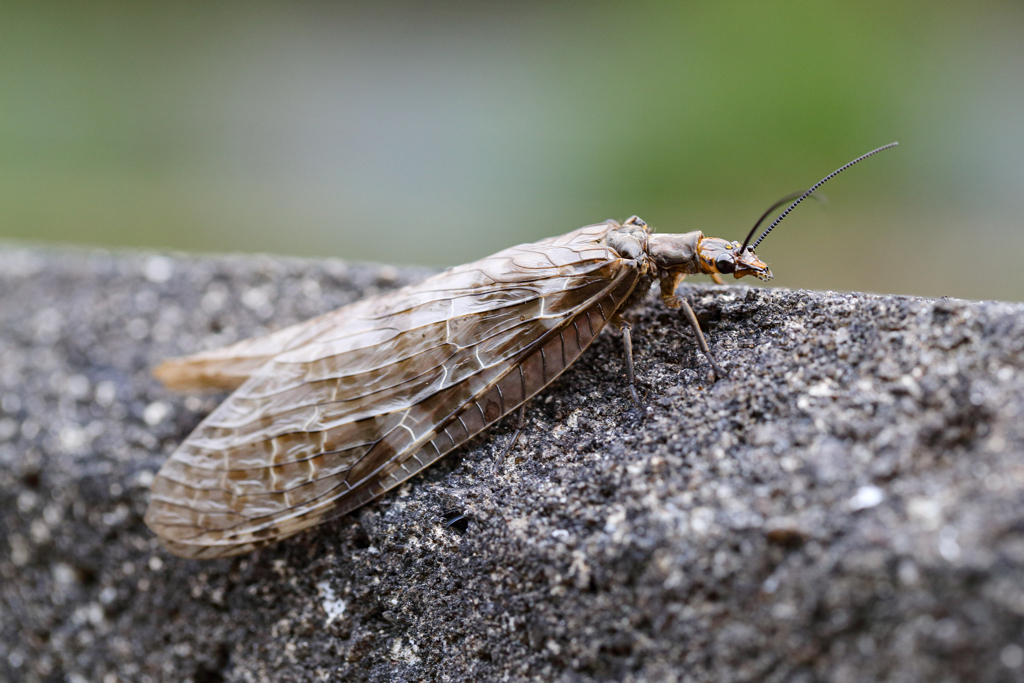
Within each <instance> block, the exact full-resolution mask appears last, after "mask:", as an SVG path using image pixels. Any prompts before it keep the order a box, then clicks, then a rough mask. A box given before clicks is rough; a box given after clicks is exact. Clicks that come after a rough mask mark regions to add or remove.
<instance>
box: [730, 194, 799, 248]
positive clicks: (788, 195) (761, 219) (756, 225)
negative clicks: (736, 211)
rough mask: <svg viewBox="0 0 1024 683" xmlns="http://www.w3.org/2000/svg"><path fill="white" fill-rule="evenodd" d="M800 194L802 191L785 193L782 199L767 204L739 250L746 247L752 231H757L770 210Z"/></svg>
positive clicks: (752, 234)
mask: <svg viewBox="0 0 1024 683" xmlns="http://www.w3.org/2000/svg"><path fill="white" fill-rule="evenodd" d="M801 194H803V191H800V192H794V193H793V194H787V195H786V196H785V197H783V198H782V199H780V200H778V201H776V202H775V203H774V204H772V205H771V206H769V207H768V210H767V211H765V212H764V213H762V214H761V217H760V218H758V219H757V222H756V223H754V227H752V228H751V229H750V232H748V233H747V239H745V240H743V246H742V247H740V251H743V250H744V249H746V248H747V245H748V244H750V238H751V237H753V236H754V233H755V232H757V229H758V228H759V227H761V224H762V223H764V219H765V218H768V216H769V215H771V213H772V211H774V210H775V209H777V208H779V207H780V206H782V205H783V204H785V203H786V202H791V201H793V200H794V199H796V198H797V197H799V196H800V195H801Z"/></svg>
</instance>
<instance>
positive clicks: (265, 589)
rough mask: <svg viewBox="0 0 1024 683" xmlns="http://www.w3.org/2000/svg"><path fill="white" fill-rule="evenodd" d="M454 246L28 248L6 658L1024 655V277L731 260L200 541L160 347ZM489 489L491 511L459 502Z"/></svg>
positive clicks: (732, 659) (478, 669) (43, 667)
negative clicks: (825, 275) (287, 516)
mask: <svg viewBox="0 0 1024 683" xmlns="http://www.w3.org/2000/svg"><path fill="white" fill-rule="evenodd" d="M423 274H424V271H413V270H402V269H398V270H396V269H394V268H388V267H374V266H364V265H346V264H343V263H340V262H336V261H299V260H286V259H277V258H248V257H245V258H243V257H236V258H184V257H182V258H177V257H164V256H150V255H144V254H143V255H137V254H114V255H112V254H108V253H103V252H92V251H73V250H57V251H43V250H32V249H22V248H18V247H12V246H8V247H5V248H0V634H2V635H0V679H2V680H6V681H70V682H72V683H79V682H81V681H193V682H195V683H211V682H213V681H323V680H332V681H333V680H339V681H340V680H346V681H418V680H425V681H445V680H448V681H464V680H469V681H495V680H509V681H527V680H530V681H532V680H542V681H567V682H568V681H604V680H613V681H694V682H696V681H715V682H729V681H807V682H810V681H836V682H846V681H908V682H909V681H1014V680H1022V679H1024V458H1022V455H1024V418H1022V414H1024V305H1021V304H1004V303H992V302H980V303H979V302H968V301H955V300H938V301H933V300H926V299H915V298H908V297H896V296H866V295H861V294H834V293H830V292H825V293H821V292H805V291H799V292H791V291H786V290H773V289H761V288H746V287H742V286H735V285H734V286H731V287H728V288H720V287H714V286H710V285H709V286H705V285H699V286H694V287H692V288H688V289H686V291H687V293H688V295H689V296H690V297H691V301H692V302H693V304H694V308H695V309H696V311H697V314H698V316H699V317H700V319H701V321H702V324H704V325H705V327H706V330H707V334H708V339H709V341H710V343H711V347H712V349H713V350H714V351H715V352H716V353H717V355H718V358H719V360H720V361H721V362H723V363H724V365H725V366H726V367H727V369H728V370H729V371H730V375H729V377H728V378H726V379H722V380H719V381H718V382H714V383H711V382H709V379H710V378H709V374H708V371H707V367H708V366H707V363H706V361H705V360H704V359H703V357H701V355H700V354H699V353H698V352H697V351H696V349H695V346H694V344H693V340H692V336H691V333H690V331H689V329H688V328H687V325H686V323H685V321H684V320H683V319H682V317H681V316H680V315H679V314H677V313H675V312H671V311H669V310H667V309H665V308H664V307H662V306H661V305H660V304H659V303H658V302H656V301H654V300H653V299H652V301H650V302H649V303H648V304H646V305H645V306H644V307H642V308H641V309H640V310H638V311H637V312H636V325H635V328H634V329H635V339H636V341H635V343H636V347H637V348H636V357H637V363H638V372H639V382H640V388H641V393H642V394H643V395H644V397H645V400H646V402H647V403H648V408H647V410H646V411H645V412H640V411H638V410H637V409H635V408H634V407H633V405H632V403H631V401H630V400H629V395H628V391H627V388H626V384H625V380H624V373H623V362H622V353H621V348H622V347H621V343H622V342H621V339H620V338H618V337H617V336H616V335H614V334H610V333H608V334H605V335H603V336H602V337H601V338H600V339H599V340H598V341H597V342H596V343H595V345H594V347H593V348H592V349H591V350H590V351H589V352H588V353H587V354H585V356H584V358H583V359H582V360H580V361H579V362H578V363H577V364H576V365H575V366H573V368H572V369H571V370H570V371H569V372H567V373H566V374H565V375H564V376H563V377H562V378H561V379H559V380H558V381H556V382H555V383H554V384H553V385H552V386H551V387H549V389H548V390H547V391H546V392H545V393H544V394H542V395H541V397H540V398H538V399H535V400H534V401H533V402H532V403H531V404H530V407H529V410H528V411H527V424H526V430H525V432H524V434H523V437H522V438H521V440H520V442H519V444H518V445H517V446H516V447H515V448H514V449H513V450H512V451H511V453H510V454H509V455H508V457H507V458H505V459H504V460H503V461H502V462H501V463H500V467H499V468H498V469H497V470H495V463H496V461H497V459H498V456H499V454H500V452H501V450H502V448H503V447H504V446H505V444H506V443H507V441H508V439H509V437H510V436H511V432H512V428H513V427H514V425H513V424H512V423H513V422H514V421H515V419H514V418H512V419H509V420H506V423H505V424H503V425H501V426H500V427H498V428H496V429H494V430H492V431H491V432H490V433H489V434H487V435H486V436H484V437H483V438H478V439H476V440H475V441H473V442H472V443H471V444H470V445H469V446H468V447H466V448H463V449H461V450H460V451H458V452H456V453H453V454H451V455H449V456H448V457H447V458H446V459H445V460H444V461H442V462H441V463H439V464H438V465H436V466H435V467H433V468H431V469H430V470H429V471H428V472H427V473H426V474H425V475H424V476H420V477H417V478H415V479H414V480H412V481H411V482H410V483H408V484H406V485H405V486H403V487H401V488H400V489H399V490H397V491H394V492H392V493H391V494H389V495H387V496H386V497H385V498H383V499H382V500H379V501H378V502H376V503H374V504H372V505H370V506H367V507H365V508H363V509H362V510H361V511H360V512H359V513H358V514H357V515H355V516H351V517H348V518H345V519H342V520H339V521H337V522H334V523H331V524H328V525H325V526H323V527H320V528H318V529H315V530H313V531H311V532H309V533H305V534H303V535H300V536H298V537H295V538H292V539H289V540H287V541H285V542H283V543H280V544H278V545H277V546H273V547H271V548H268V549H265V550H262V551H260V552H257V553H255V554H251V555H248V556H243V557H240V558H235V559H232V560H220V561H210V562H202V561H185V560H180V559H177V558H175V557H173V556H171V555H169V554H168V553H167V552H165V551H164V550H162V549H161V548H160V547H159V545H158V544H157V543H156V541H155V539H154V537H153V536H152V535H151V534H150V533H149V531H148V530H147V529H146V527H145V526H144V525H143V523H142V515H143V512H144V511H145V508H146V504H147V497H148V491H147V486H148V484H149V482H150V481H151V480H152V477H153V474H154V473H155V472H156V470H157V469H158V468H159V466H160V464H161V462H162V461H163V459H164V458H165V457H166V456H167V454H168V453H170V452H171V450H172V449H173V448H174V447H175V445H176V444H177V443H178V442H179V441H181V439H183V438H184V437H185V436H186V435H187V434H188V433H189V430H190V429H192V428H193V427H194V426H195V425H196V424H197V423H198V422H199V420H200V419H201V418H202V417H203V416H204V415H205V414H206V413H207V412H208V411H209V410H211V409H212V408H213V406H214V405H216V403H217V401H218V400H219V398H220V397H218V396H181V395H174V394H170V393H168V392H166V391H165V390H164V389H163V388H161V387H160V386H159V385H158V384H157V383H156V381H155V380H153V379H152V378H151V377H150V375H149V370H150V368H152V367H153V366H154V365H155V364H156V363H157V362H158V361H159V360H160V359H162V358H164V357H167V356H171V355H177V354H181V353H185V352H190V351H195V350H198V349H201V348H205V347H209V346H213V345H217V344H221V343H226V342H230V341H233V340H235V339H238V338H241V337H244V336H248V335H251V334H255V333H258V332H261V331H264V330H268V329H272V328H276V327H279V326H282V325H285V324H288V323H291V322H294V321H297V320H300V319H303V318H306V317H309V316H312V315H314V314H317V313H320V312H323V311H326V310H329V309H331V308H333V307H336V306H339V305H341V304H344V303H346V302H349V301H353V300H355V299H356V298H358V297H360V296H363V295H366V294H369V293H371V292H374V291H379V290H381V289H384V288H390V287H394V286H397V285H400V284H403V283H406V282H410V281H412V280H415V279H418V278H420V277H422V276H423ZM458 514H462V515H465V518H464V519H462V520H461V521H458V522H456V523H455V524H452V525H450V526H447V525H446V523H447V521H449V520H451V519H453V518H454V517H456V516H457V515H458Z"/></svg>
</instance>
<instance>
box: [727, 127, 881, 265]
mask: <svg viewBox="0 0 1024 683" xmlns="http://www.w3.org/2000/svg"><path fill="white" fill-rule="evenodd" d="M898 144H899V143H898V142H890V143H889V144H888V145H884V146H882V147H879V148H878V149H873V150H871V151H870V152H868V153H867V154H864V155H862V156H859V157H857V158H856V159H854V160H853V161H851V162H849V163H848V164H844V165H843V166H840V167H839V168H837V169H836V170H834V171H832V172H831V173H829V174H828V175H827V176H825V177H824V178H822V179H821V180H819V181H818V182H816V183H815V184H814V185H813V186H812V187H811V189H809V190H807V191H806V192H804V193H802V194H801V195H800V196H799V197H798V198H797V200H796V201H795V202H793V203H792V204H790V205H789V207H788V208H787V209H786V210H785V211H783V212H782V213H780V214H779V215H778V217H777V218H776V219H775V220H774V221H772V224H771V225H769V226H768V229H767V230H765V231H764V232H763V233H761V236H760V237H758V238H757V241H756V242H754V243H753V244H751V245H750V249H751V250H753V249H756V248H757V245H759V244H761V240H763V239H764V238H765V237H767V236H768V233H770V232H771V231H772V229H773V228H774V227H775V226H776V225H778V224H779V223H781V222H782V219H783V218H785V217H786V216H788V215H789V212H790V211H792V210H793V209H795V208H796V205H797V204H799V203H800V202H802V201H803V200H805V199H807V197H809V196H810V195H811V193H812V192H814V191H815V190H817V189H818V188H819V187H821V186H822V185H824V184H825V183H827V182H828V181H830V180H832V179H833V178H835V177H836V176H837V175H839V174H840V173H842V172H843V171H845V170H846V169H848V168H850V167H851V166H853V165H854V164H856V163H858V162H860V161H864V160H865V159H867V158H868V157H870V156H874V155H875V154H878V153H879V152H881V151H883V150H886V149H889V148H890V147H895V146H896V145H898ZM786 201H788V199H781V200H779V203H777V204H776V205H775V206H773V207H772V208H771V209H768V211H767V213H766V214H765V215H767V214H768V213H771V212H772V210H774V209H775V208H777V207H778V206H779V205H780V204H784V203H786ZM761 220H764V216H762V217H761ZM758 223H760V221H758ZM754 227H755V228H756V227H757V226H756V225H755V226H754ZM750 234H751V235H752V234H754V231H753V230H751V231H750ZM749 239H750V235H748V236H747V240H749ZM746 244H747V243H746V242H744V243H743V247H744V249H746ZM741 251H743V250H742V249H741Z"/></svg>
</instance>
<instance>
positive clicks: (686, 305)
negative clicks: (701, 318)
mask: <svg viewBox="0 0 1024 683" xmlns="http://www.w3.org/2000/svg"><path fill="white" fill-rule="evenodd" d="M679 303H680V304H682V305H681V306H680V308H682V309H683V313H685V314H686V319H687V320H689V321H690V327H692V328H693V334H694V336H696V337H697V346H699V347H700V350H701V351H702V352H703V353H704V355H705V356H707V359H708V362H709V363H711V368H712V369H713V370H714V371H715V377H716V378H718V377H725V373H724V372H722V368H721V367H719V365H718V363H716V362H715V359H714V357H712V355H711V349H709V348H708V342H707V340H706V339H704V333H703V332H701V331H700V323H698V322H697V316H696V314H694V312H693V309H692V308H690V302H688V301H687V300H686V299H685V298H684V297H679Z"/></svg>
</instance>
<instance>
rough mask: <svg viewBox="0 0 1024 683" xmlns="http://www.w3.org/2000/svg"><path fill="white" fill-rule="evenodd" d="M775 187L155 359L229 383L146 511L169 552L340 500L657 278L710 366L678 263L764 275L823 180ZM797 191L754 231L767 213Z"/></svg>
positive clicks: (235, 541)
mask: <svg viewBox="0 0 1024 683" xmlns="http://www.w3.org/2000/svg"><path fill="white" fill-rule="evenodd" d="M895 145H896V143H891V144H889V145H886V146H884V147H880V148H878V149H876V150H874V151H872V152H869V153H868V154H865V155H863V156H861V157H858V158H857V159H855V160H853V161H851V162H850V163H848V164H846V165H844V166H842V167H841V168H839V169H838V170H836V171H834V172H833V173H831V174H829V175H828V176H826V177H825V178H824V179H822V180H821V181H820V182H818V183H817V184H815V185H814V186H813V187H811V188H810V189H809V190H807V191H806V192H802V193H799V196H797V195H792V196H790V197H786V198H784V199H783V200H780V201H779V202H776V203H775V204H774V205H773V206H772V207H771V208H770V209H769V210H768V211H766V212H765V213H764V215H763V216H761V218H760V219H759V220H758V221H757V223H755V225H754V227H753V228H752V229H751V230H750V233H749V234H748V235H747V238H746V239H745V240H744V241H743V243H742V244H741V243H740V242H730V241H727V240H724V239H719V238H716V237H705V236H704V234H703V233H702V232H700V231H695V232H689V233H685V234H659V233H655V232H654V231H653V230H651V228H650V227H649V226H648V225H647V224H646V223H645V222H644V221H642V220H641V219H639V218H637V217H636V216H633V217H632V218H630V219H628V220H627V221H626V222H625V223H622V224H621V225H620V224H619V223H616V222H615V221H606V222H604V223H598V224H596V225H588V226H586V227H583V228H580V229H578V230H574V231H572V232H570V233H567V234H565V235H562V236H560V237H551V238H548V239H544V240H541V241H539V242H534V243H533V244H521V245H519V246H515V247H512V248H510V249H506V250H504V251H501V252H498V253H497V254H494V255H493V256H489V257H487V258H484V259H481V260H479V261H476V262H475V263H470V264H467V265H463V266H458V267H455V268H450V269H448V270H446V271H444V272H442V273H439V274H438V275H435V276H433V277H431V278H429V279H427V280H425V281H423V282H421V283H419V284H415V285H411V286H408V287H404V288H402V289H398V290H396V291H392V292H387V293H384V294H380V295H377V296H373V297H370V298H367V299H363V300H362V301H358V302H356V303H353V304H350V305H348V306H344V307H343V308H340V309H338V310H336V311H333V312H331V313H327V314H326V315H322V316H320V317H317V318H313V319H312V320H308V321H306V322H303V323H299V324H297V325H293V326H291V327H287V328H285V329H282V330H279V331H277V332H273V333H271V334H268V335H265V336H262V337H257V338H254V339H250V340H246V341H242V342H239V343H236V344H233V345H231V346H228V347H226V348H223V349H218V350H213V351H207V352H203V353H198V354H195V355H192V356H187V357H184V358H177V359H171V360H168V361H165V362H164V363H163V364H161V365H160V366H159V367H158V368H157V369H156V370H155V373H154V374H155V375H156V376H157V377H158V378H159V379H160V380H162V381H163V382H164V384H166V385H167V386H168V387H170V388H173V389H179V390H191V389H209V388H216V389H235V391H234V393H232V394H231V395H230V396H229V397H228V398H227V399H226V400H225V401H224V402H223V403H221V404H220V405H219V406H218V407H217V408H216V409H215V410H214V411H213V412H212V413H211V414H210V415H209V416H208V417H207V418H206V419H204V420H203V421H202V422H201V423H200V424H199V426H198V427H196V429H195V431H193V432H192V434H191V435H190V436H189V437H188V438H187V439H185V441H184V442H183V443H182V444H181V446H179V447H178V449H177V450H176V451H175V452H174V453H173V454H172V455H171V456H170V458H168V460H167V461H166V462H165V463H164V465H163V467H161V469H160V472H159V473H158V474H157V475H156V477H155V478H154V480H153V485H152V491H151V492H152V498H151V502H150V505H149V509H148V510H147V512H146V516H145V521H146V524H147V525H148V526H149V528H150V529H152V530H153V531H154V532H156V534H157V536H158V537H159V538H160V541H161V542H162V543H163V544H164V545H165V546H166V547H167V548H168V549H169V550H170V551H171V552H172V553H174V554H176V555H180V556H182V557H195V558H213V557H227V556H230V555H236V554H239V553H243V552H247V551H249V550H253V549H255V548H258V547H262V546H265V545H267V544H270V543H273V542H275V541H278V540H281V539H283V538H285V537H288V536H291V535H293V534H295V533H298V532H299V531H301V530H303V529H306V528H308V527H311V526H314V525H316V524H320V523H322V522H325V521H327V520H329V519H333V518H335V517H338V516H341V515H344V514H346V513H348V512H351V511H352V510H355V509H356V508H358V507H360V506H361V505H364V504H365V503H368V502H369V501H371V500H373V499H375V498H377V497H378V496H380V495H381V494H383V493H384V492H385V491H387V490H389V489H391V488H393V487H395V486H397V485H398V484H400V483H402V482H403V481H405V480H406V479H408V478H409V477H411V476H413V475H414V474H416V473H417V472H419V471H420V470H422V469H423V468H425V467H427V466H428V465H430V464H431V463H433V462H434V461H436V460H437V459H438V458H440V457H441V456H443V455H445V454H446V453H448V452H449V451H451V450H452V449H454V448H456V447H458V446H459V445H461V444H463V443H465V442H466V441H468V440H469V439H470V438H471V437H473V436H475V435H476V434H479V433H480V432H481V431H483V430H484V429H486V428H487V427H488V426H490V425H492V424H494V423H495V422H497V421H498V420H500V419H501V418H502V417H504V416H505V415H508V414H509V413H511V412H512V411H513V410H515V409H517V408H520V407H521V406H523V405H524V404H525V403H526V401H527V400H528V399H530V398H531V397H532V396H534V395H535V394H537V393H538V392H540V391H541V390H542V389H544V387H546V386H547V385H548V384H550V383H551V382H552V381H553V380H554V379H555V378H556V377H558V376H559V375H560V374H561V373H562V372H563V371H564V370H565V369H566V368H568V367H569V366H570V365H571V364H572V363H573V362H574V361H575V360H576V359H577V358H578V357H579V356H580V355H581V354H582V353H583V351H584V350H585V349H586V348H587V347H588V346H589V345H590V344H591V342H593V340H594V339H595V338H596V337H597V335H598V334H600V333H601V331H602V330H603V329H604V328H605V327H606V326H608V325H609V324H611V325H612V326H614V327H618V328H619V329H620V330H621V331H622V333H623V338H624V346H625V351H626V370H627V375H628V380H629V388H630V393H631V395H632V398H633V400H634V401H636V403H637V405H640V401H639V397H638V396H637V394H636V389H635V387H634V382H633V359H632V342H631V335H630V326H629V324H628V323H627V322H626V321H625V320H624V319H623V317H622V314H623V312H624V311H626V310H627V309H628V308H630V307H631V306H632V305H634V304H636V303H638V302H639V301H640V300H641V299H642V298H644V297H645V296H646V295H647V293H648V292H649V291H650V289H651V285H652V284H653V283H654V282H655V280H658V281H659V282H660V285H661V297H662V300H663V301H664V302H665V304H666V305H667V306H668V307H669V308H681V309H682V311H683V313H684V314H685V315H686V318H687V320H688V321H689V324H690V327H691V328H692V329H693V333H694V336H695V337H696V340H697V343H698V345H699V347H700V350H701V351H702V352H703V354H704V355H705V356H706V357H707V359H708V361H709V363H710V364H711V366H712V368H713V369H714V371H715V374H716V375H717V376H718V377H722V376H723V375H724V373H723V372H722V369H721V367H720V366H719V364H718V363H717V362H716V361H715V360H714V358H713V356H712V355H711V351H710V349H709V348H708V345H707V342H706V341H705V339H704V335H703V333H702V332H701V330H700V326H699V325H698V323H697V318H696V316H695V315H694V313H693V310H692V309H691V308H690V306H689V304H688V303H687V302H686V300H685V299H684V298H683V297H681V296H679V295H677V294H676V289H677V287H678V286H679V283H680V282H681V281H682V280H683V278H685V277H686V276H687V275H696V274H707V275H711V276H712V277H713V278H715V280H716V281H717V282H719V283H720V284H721V279H720V278H719V274H730V273H731V274H732V275H733V277H735V278H741V277H744V276H746V275H753V276H754V277H756V278H758V279H760V280H765V281H767V280H770V279H771V277H772V273H771V271H770V270H769V269H768V266H767V265H766V264H764V263H763V262H762V261H761V260H760V259H758V257H757V256H756V255H755V254H754V249H755V248H756V247H757V245H758V244H760V243H761V240H763V239H764V238H765V236H766V235H767V234H768V233H769V232H771V230H772V229H773V228H774V227H775V226H776V225H778V224H779V222H780V221H781V220H782V219H783V218H785V217H786V215H787V214H789V212H790V211H792V210H793V208H794V207H796V205H797V204H799V203H800V202H802V201H803V200H804V199H805V198H807V197H808V196H810V195H811V193H813V192H814V191H815V190H817V189H818V188H819V187H821V185H822V184H824V183H825V182H827V181H828V180H829V179H831V178H832V177H834V176H835V175H837V174H839V173H840V172H842V171H844V170H845V169H847V168H849V167H850V166H852V165H853V164H855V163H857V162H859V161H861V160H863V159H866V158H867V157H869V156H871V155H873V154H876V153H878V152H880V151H882V150H884V149H888V148H889V147H893V146H895ZM791 200H792V203H791V204H790V206H789V207H788V208H787V209H786V210H785V211H783V212H782V213H781V214H779V216H778V217H777V218H776V219H775V221H774V222H772V224H771V225H769V226H768V228H767V229H766V230H765V231H764V232H763V233H762V234H761V236H760V237H758V238H757V240H756V241H754V242H753V243H752V244H751V242H750V240H751V238H752V237H753V236H754V233H755V232H756V231H757V229H758V227H760V225H761V223H762V222H763V221H764V220H765V219H766V218H767V216H769V215H770V214H771V213H772V212H773V211H775V210H777V209H778V208H779V207H781V206H782V205H783V204H785V203H786V202H789V201H791ZM521 416H522V413H521V412H520V418H521Z"/></svg>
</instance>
